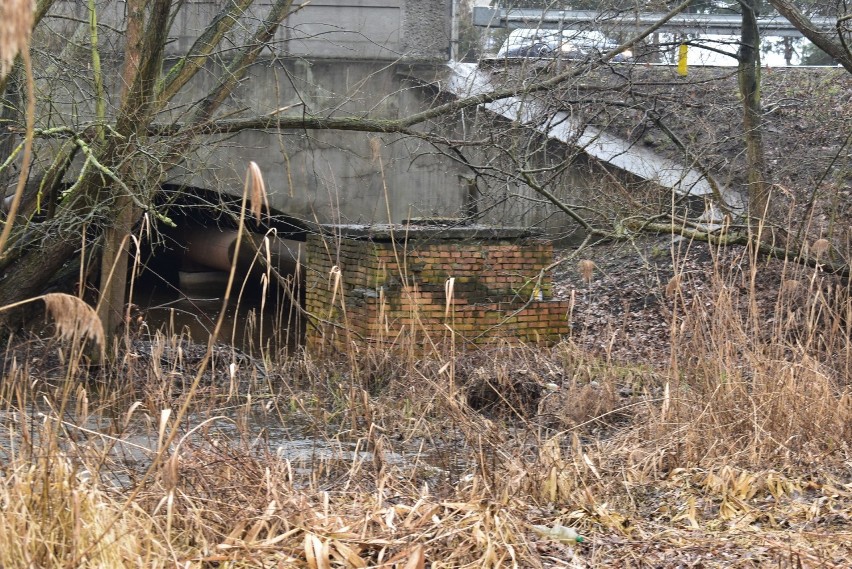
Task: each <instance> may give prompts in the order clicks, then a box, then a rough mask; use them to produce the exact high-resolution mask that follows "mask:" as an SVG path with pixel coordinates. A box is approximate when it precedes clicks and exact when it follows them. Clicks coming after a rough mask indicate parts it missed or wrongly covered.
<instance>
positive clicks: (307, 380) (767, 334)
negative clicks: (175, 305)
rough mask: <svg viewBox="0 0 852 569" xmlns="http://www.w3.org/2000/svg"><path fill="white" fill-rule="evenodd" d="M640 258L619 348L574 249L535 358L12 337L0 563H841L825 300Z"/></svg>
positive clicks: (769, 272)
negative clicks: (335, 353)
mask: <svg viewBox="0 0 852 569" xmlns="http://www.w3.org/2000/svg"><path fill="white" fill-rule="evenodd" d="M660 243H661V242H655V243H649V244H647V245H641V244H639V245H637V251H638V252H643V250H644V251H645V252H647V251H648V249H643V247H649V248H651V249H652V250H653V248H654V247H655V246H656V247H658V248H659V247H660ZM652 252H653V253H654V255H655V256H653V257H648V256H645V257H644V261H645V265H642V264H641V262H642V260H643V257H642V256H641V255H638V256H637V257H636V258H637V259H639V263H640V266H645V267H646V269H647V270H649V271H651V270H654V269H652V268H651V267H656V270H659V271H660V274H659V278H657V279H656V280H654V281H651V280H649V281H646V282H647V283H648V284H647V285H646V286H647V287H648V294H653V295H654V298H655V299H656V302H657V305H656V306H657V314H658V321H659V322H660V323H662V325H663V326H664V330H665V334H664V335H663V336H662V337H660V336H657V337H654V338H653V341H652V342H651V344H650V346H645V347H644V349H643V350H630V349H624V346H621V345H620V344H623V343H624V342H628V341H629V336H630V334H627V335H621V334H618V333H615V332H616V325H615V323H616V322H619V318H620V319H621V321H622V322H627V321H628V320H629V319H630V314H629V313H628V312H625V311H622V312H621V313H620V314H616V313H617V312H618V311H617V310H616V311H614V312H616V313H613V311H612V309H613V307H617V306H619V305H621V306H622V307H623V306H625V305H624V304H623V303H619V302H617V301H611V302H608V303H603V304H601V303H598V304H594V303H595V302H596V301H595V299H594V297H596V296H597V297H598V299H600V297H602V296H604V295H611V296H617V295H618V294H622V293H623V294H624V295H625V298H627V297H628V296H629V295H631V294H637V290H638V289H635V288H632V287H631V286H622V287H621V289H620V290H614V289H612V288H607V287H611V286H612V283H613V281H612V280H608V279H613V278H615V277H619V278H621V281H620V282H622V283H624V282H625V280H624V279H623V276H624V275H623V274H619V273H618V272H617V269H618V267H627V268H629V267H630V265H631V262H630V261H629V260H628V258H629V257H628V255H626V254H624V253H620V254H619V255H618V257H619V258H620V261H619V262H616V260H615V257H616V255H615V252H614V251H613V249H612V248H611V247H610V248H590V249H588V250H586V251H584V255H585V256H587V257H588V259H587V260H588V262H589V263H594V264H595V266H596V273H598V274H597V275H596V278H595V279H594V280H590V279H588V278H587V275H586V274H584V270H583V268H582V267H576V266H571V267H566V269H565V272H562V273H559V274H558V281H559V283H560V284H559V285H558V286H562V287H563V289H562V292H563V293H567V294H569V295H571V290H573V297H574V298H575V300H576V303H575V313H574V320H573V326H574V332H573V334H572V337H570V338H566V339H565V341H563V342H562V343H560V344H559V345H557V346H555V347H553V348H543V347H536V346H524V347H518V346H511V345H508V344H507V345H494V346H491V347H488V348H485V347H481V348H479V349H477V350H475V351H468V352H461V351H459V352H457V353H454V352H452V351H451V350H450V351H447V352H442V351H439V352H436V353H432V354H431V355H429V356H423V355H421V354H422V350H420V349H411V347H406V346H398V347H397V349H396V350H395V351H393V352H391V351H388V350H385V349H382V350H378V349H375V350H371V349H369V348H366V349H365V348H363V347H359V348H358V352H357V353H353V354H341V357H340V358H339V359H335V358H323V359H322V360H315V359H313V358H312V357H311V356H310V355H309V354H304V353H296V354H293V353H291V354H279V355H278V356H275V355H273V354H268V353H267V354H266V355H265V357H264V358H263V359H255V358H251V357H249V356H247V355H240V354H238V353H236V352H235V351H234V350H233V349H226V348H224V347H218V348H216V349H215V350H212V351H211V352H209V354H207V355H203V353H204V350H203V349H202V348H200V347H199V348H198V350H195V349H193V348H191V347H190V346H187V345H181V344H178V343H175V342H176V340H169V339H168V338H165V337H163V336H162V335H157V336H155V337H148V338H145V337H140V338H136V339H135V340H133V341H132V342H131V344H130V345H131V346H132V347H133V348H132V349H131V350H129V351H127V352H126V353H125V354H124V358H123V361H122V360H119V363H118V365H117V367H116V368H114V369H102V370H100V371H94V370H89V371H86V368H85V367H77V366H71V365H70V364H71V363H72V362H69V361H68V358H69V357H71V356H69V354H72V353H74V354H75V353H76V352H74V351H72V352H69V351H68V350H67V348H66V347H65V342H60V343H53V342H52V341H51V342H48V343H46V344H45V343H44V341H35V340H31V341H30V342H29V343H27V342H23V343H21V342H19V343H17V344H15V345H14V346H13V345H10V347H9V348H8V349H7V354H6V358H5V361H6V365H5V370H4V372H3V377H4V382H3V392H2V398H3V401H4V408H5V412H4V414H3V420H4V422H5V424H6V425H7V428H8V429H9V431H8V432H9V438H8V440H7V441H6V442H5V443H4V445H3V448H4V451H3V452H4V454H5V455H6V460H5V465H4V478H3V481H2V484H0V494H2V499H3V502H4V508H3V513H2V515H0V551H2V552H3V554H2V555H3V556H4V557H3V559H2V564H3V566H4V567H16V566H25V565H26V566H32V565H38V566H58V565H72V566H105V565H109V566H113V567H119V566H131V565H137V566H138V565H145V566H167V565H168V566H174V565H175V564H178V565H181V566H183V565H186V564H188V565H189V566H198V567H204V566H213V565H220V564H223V563H227V564H229V565H230V566H235V567H241V566H245V567H248V566H264V565H265V566H271V565H276V564H277V566H296V567H411V568H414V567H426V566H430V567H460V566H472V567H497V566H501V567H512V566H516V567H568V566H577V567H593V566H594V567H601V566H608V567H615V566H638V567H651V566H653V567H676V566H683V565H688V564H701V565H702V566H705V567H729V566H763V565H765V564H772V565H774V566H782V567H799V566H801V567H842V566H845V565H847V564H848V561H849V560H850V559H852V550H850V548H849V543H850V540H849V537H850V536H852V520H850V511H851V510H850V507H852V472H851V471H850V468H849V464H850V462H849V461H850V458H852V457H850V453H849V443H850V440H852V428H850V425H852V395H850V391H849V384H848V379H847V378H848V376H849V373H848V371H849V366H850V365H851V364H852V360H850V354H852V349H850V347H852V343H850V322H852V320H850V314H849V310H850V304H849V300H848V298H847V296H846V294H845V288H844V287H843V286H841V285H842V283H839V282H836V281H835V280H834V279H833V277H831V276H829V275H826V274H824V273H823V272H821V270H820V269H819V268H818V267H817V268H815V269H814V268H803V267H801V266H798V265H784V264H781V263H780V262H774V261H773V262H767V261H766V260H759V259H756V258H754V257H753V256H751V255H750V253H749V251H748V250H745V249H743V250H717V249H714V248H707V246H706V245H698V244H693V245H690V244H688V243H685V242H680V243H679V244H678V243H676V244H675V245H674V246H670V247H669V248H667V249H664V250H662V251H652ZM666 259H668V260H666ZM672 260H674V262H672ZM625 270H626V269H625ZM639 274H641V272H640V271H635V270H634V273H633V276H634V279H636V277H637V276H638V275H639ZM636 280H638V279H636ZM674 281H676V282H677V285H676V286H675V285H671V282H674ZM654 282H655V283H656V284H652V283H654ZM608 283H609V284H608ZM791 283H796V284H795V285H793V284H791ZM628 305H629V303H628ZM593 307H595V308H594V310H595V311H597V312H598V316H600V317H603V318H609V322H608V323H606V324H599V323H594V322H593V321H591V320H590V319H589V318H590V316H591V314H590V312H591V311H592V309H593ZM642 316H643V318H646V319H648V320H650V319H649V318H648V316H649V314H648V313H645V312H643V313H642ZM630 325H631V326H634V328H632V329H631V330H632V332H631V333H632V334H634V335H637V336H641V330H639V329H638V328H635V326H638V325H639V324H638V321H635V322H632V323H631V324H630ZM649 325H650V324H649ZM607 330H609V331H610V332H613V333H612V334H611V335H610V336H606V335H605V331H607ZM143 347H147V349H148V351H145V349H143ZM654 350H656V352H655V354H656V357H653V358H652V357H647V354H650V353H651V352H652V351H654ZM50 354H55V356H53V357H50ZM193 354H195V355H193ZM208 356H209V357H210V365H209V366H208V368H209V369H208V371H207V372H205V373H204V375H203V377H201V380H200V383H198V384H197V385H198V387H197V389H195V390H193V388H192V386H191V385H190V384H192V383H193V382H192V377H193V375H194V373H195V372H196V371H197V366H198V365H200V364H203V363H204V362H205V361H207V358H208ZM51 367H52V368H53V369H52V371H51ZM128 378H132V381H130V380H129V379H128ZM182 405H187V408H186V409H187V412H186V414H185V415H183V418H182V419H180V418H178V417H176V415H175V413H173V412H172V411H170V410H171V409H178V408H179V407H181V406H182ZM172 433H174V435H173V436H172ZM170 440H171V443H169V441H170ZM558 525H561V526H565V527H572V528H575V529H576V531H577V532H579V534H580V535H582V536H583V537H584V538H585V541H584V542H583V543H576V542H574V541H571V540H570V539H560V538H558V536H556V537H555V535H556V534H553V535H551V534H550V533H548V531H547V530H548V528H554V527H555V526H558ZM533 526H539V527H538V529H536V528H534V527H533ZM541 526H543V527H544V530H542V528H541Z"/></svg>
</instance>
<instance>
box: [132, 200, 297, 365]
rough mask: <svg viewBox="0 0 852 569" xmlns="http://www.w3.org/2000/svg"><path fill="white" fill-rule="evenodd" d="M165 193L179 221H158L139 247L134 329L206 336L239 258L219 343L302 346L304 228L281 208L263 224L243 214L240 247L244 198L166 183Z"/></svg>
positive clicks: (254, 350)
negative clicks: (240, 223) (242, 226)
mask: <svg viewBox="0 0 852 569" xmlns="http://www.w3.org/2000/svg"><path fill="white" fill-rule="evenodd" d="M162 194H163V196H164V199H165V200H167V202H166V203H165V204H163V205H167V207H166V208H164V209H163V211H166V212H167V216H168V218H169V219H170V220H171V221H172V222H173V225H174V227H169V226H168V225H167V224H165V223H161V224H160V227H159V229H158V231H157V234H156V235H155V236H152V238H151V239H150V240H146V242H145V243H144V244H143V246H142V249H141V254H140V255H139V259H137V263H136V276H135V277H134V278H133V279H132V289H131V290H130V292H129V297H128V298H129V299H130V302H131V303H132V304H133V305H134V309H133V313H132V314H133V315H132V318H131V322H130V323H129V325H130V326H131V327H132V328H133V330H134V331H135V332H137V333H139V334H143V335H144V334H154V333H155V332H156V331H161V332H162V333H164V334H166V335H169V336H170V335H179V336H182V337H184V338H189V339H191V340H192V341H194V342H206V341H207V340H208V339H209V337H210V334H211V332H212V331H213V329H214V327H215V323H216V318H217V316H218V314H219V311H220V310H221V308H222V306H223V304H224V299H225V292H226V286H227V281H228V276H229V272H230V269H231V265H232V262H233V261H234V260H235V259H236V271H235V275H234V283H233V286H232V291H231V295H230V299H229V301H228V304H227V308H226V318H225V322H224V325H223V328H222V330H221V332H220V334H219V336H218V341H220V342H223V343H226V344H231V345H233V346H234V347H235V348H237V349H240V350H242V351H244V352H246V353H248V354H251V355H262V354H267V353H270V352H274V353H279V352H281V351H282V350H286V349H293V348H295V347H297V346H299V345H300V344H301V343H302V342H303V336H304V334H303V328H304V326H303V321H302V318H301V317H300V313H301V306H302V305H303V299H304V293H303V287H302V286H301V275H302V272H303V271H302V267H301V264H302V263H303V262H304V240H305V237H306V234H307V229H306V226H305V225H304V224H302V223H301V222H299V220H297V219H295V218H293V217H291V216H288V215H286V214H283V213H281V212H278V211H271V212H269V215H266V214H264V216H263V218H262V219H261V220H260V221H259V222H258V221H256V220H255V219H254V218H250V219H249V217H246V223H245V228H246V231H245V232H244V233H243V237H242V239H241V246H240V247H239V250H237V236H238V219H239V206H240V202H239V200H237V199H231V198H229V197H225V196H220V195H218V194H216V193H214V192H208V191H205V190H200V189H197V188H186V187H179V188H178V187H169V186H166V187H164V191H163V192H162ZM131 270H133V269H131ZM130 276H133V275H130ZM128 282H129V283H130V282H131V278H130V277H129V278H128Z"/></svg>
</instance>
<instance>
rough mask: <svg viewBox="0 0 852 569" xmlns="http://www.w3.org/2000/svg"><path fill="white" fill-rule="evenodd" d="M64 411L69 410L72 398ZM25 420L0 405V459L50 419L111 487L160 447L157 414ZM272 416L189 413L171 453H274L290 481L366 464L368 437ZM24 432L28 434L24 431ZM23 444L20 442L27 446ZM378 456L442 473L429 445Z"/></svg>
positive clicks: (49, 415)
mask: <svg viewBox="0 0 852 569" xmlns="http://www.w3.org/2000/svg"><path fill="white" fill-rule="evenodd" d="M69 407H70V408H73V407H75V405H74V404H73V403H72V404H71V405H70V406H69ZM24 415H25V417H26V418H25V419H24V421H25V423H22V414H20V413H17V412H14V411H5V410H0V425H2V426H3V427H5V428H4V429H3V430H4V431H5V436H3V437H0V461H2V462H5V463H8V462H9V461H10V459H11V458H12V457H14V456H17V455H19V453H20V452H21V447H22V445H24V444H29V445H32V448H33V449H38V448H39V447H40V446H42V444H41V443H42V441H40V440H39V436H40V435H39V434H40V433H41V432H42V430H41V427H42V426H43V425H47V424H48V423H50V424H51V427H52V429H51V431H52V432H54V433H56V435H55V437H56V440H57V442H58V444H59V448H60V449H62V450H63V451H64V452H66V453H67V454H68V455H69V456H72V457H79V458H83V457H86V456H88V457H89V458H90V459H96V460H95V462H98V463H101V462H103V459H104V458H106V461H105V462H103V463H104V464H107V465H113V466H106V467H105V468H104V469H102V471H101V472H100V476H101V478H102V480H103V481H104V482H105V483H107V484H109V485H112V486H115V487H129V486H132V485H133V484H134V481H135V480H136V479H138V477H139V476H141V475H142V474H143V473H144V472H145V470H146V469H147V468H148V467H149V466H150V464H151V461H152V460H153V458H154V456H155V455H156V453H157V450H158V448H159V445H160V442H159V440H158V439H159V436H158V425H159V418H158V417H153V416H151V415H148V414H146V413H144V412H142V411H137V412H136V413H134V414H133V415H132V417H131V420H130V421H129V422H127V423H126V424H124V425H122V426H121V427H118V425H119V424H122V423H124V419H125V417H124V416H120V417H114V418H109V417H105V416H98V417H95V416H90V417H88V418H87V419H86V420H85V421H82V422H77V421H74V420H73V419H72V418H70V417H68V416H65V417H63V418H62V419H60V418H58V417H57V415H56V414H55V413H53V412H51V411H47V412H42V411H39V410H37V409H36V408H34V407H31V406H30V407H28V408H27V411H26V413H25V414H24ZM281 419H282V418H281V417H274V416H272V415H271V414H270V413H269V412H267V411H266V410H265V406H263V405H262V404H256V405H254V406H253V407H252V408H250V409H248V410H247V409H246V407H245V406H235V407H232V408H230V409H220V410H217V411H214V412H212V413H210V414H207V413H205V414H203V415H202V414H195V415H189V416H188V417H187V418H186V419H185V421H184V424H186V425H188V427H187V429H182V430H181V433H180V434H179V435H178V437H177V438H176V439H175V441H174V442H173V444H172V445H171V446H170V449H169V454H171V453H175V452H177V453H178V454H179V455H185V454H186V453H188V452H191V449H192V448H206V449H208V454H209V451H211V450H212V449H216V450H218V451H219V452H221V453H223V454H224V455H227V454H228V453H229V449H233V450H238V452H239V453H245V452H248V453H249V454H250V455H253V456H256V457H258V458H261V459H263V458H265V457H270V456H275V457H277V458H278V459H281V460H284V461H287V462H288V463H289V464H290V470H291V472H292V473H293V475H294V481H296V482H298V480H303V481H305V482H307V481H308V480H310V478H311V474H312V473H314V472H317V471H321V470H322V469H323V468H324V467H328V466H329V465H338V466H340V467H342V468H343V469H344V470H346V469H348V468H350V467H351V466H353V465H359V464H360V465H367V466H369V465H370V464H371V463H372V462H373V460H374V455H373V453H372V452H371V451H370V450H368V445H367V444H366V442H365V441H364V440H363V439H361V440H351V441H350V440H341V439H340V438H339V437H336V436H333V435H322V434H320V435H317V434H316V428H315V425H313V423H312V421H311V420H310V418H308V417H305V416H303V415H302V416H300V415H298V414H292V415H288V416H287V417H286V420H281ZM22 430H25V431H26V433H27V434H26V435H24V433H22ZM25 441H26V443H25ZM381 459H382V460H381V461H382V463H383V464H386V465H395V466H400V467H403V468H406V467H416V468H417V469H418V471H419V473H420V475H421V476H423V477H424V478H427V479H439V478H446V476H447V475H448V474H450V473H449V472H447V471H446V470H445V468H446V460H445V458H444V457H442V456H441V453H439V452H438V451H436V450H435V449H432V450H431V451H430V452H425V453H424V452H423V449H422V448H419V447H417V446H415V445H414V444H412V445H405V450H400V449H396V451H387V450H385V451H383V453H382V456H381Z"/></svg>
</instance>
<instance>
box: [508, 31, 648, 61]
mask: <svg viewBox="0 0 852 569" xmlns="http://www.w3.org/2000/svg"><path fill="white" fill-rule="evenodd" d="M616 47H618V42H617V41H615V40H613V39H611V38H608V37H607V36H605V35H604V34H602V33H600V32H589V31H586V32H583V31H576V30H562V32H561V33H560V32H559V30H542V29H535V28H520V29H517V30H512V32H511V33H510V34H509V37H508V38H506V41H505V42H503V45H502V46H501V47H500V50H499V51H498V52H497V57H508V58H512V57H527V58H529V57H538V58H548V57H564V58H566V59H584V58H586V57H589V56H592V55H600V54H603V53H606V52H607V51H610V50H612V49H614V48H616ZM631 59H633V54H632V53H631V52H630V51H629V50H627V51H624V52H622V53H620V54H618V55H617V56H616V57H614V58H613V61H629V60H631Z"/></svg>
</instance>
